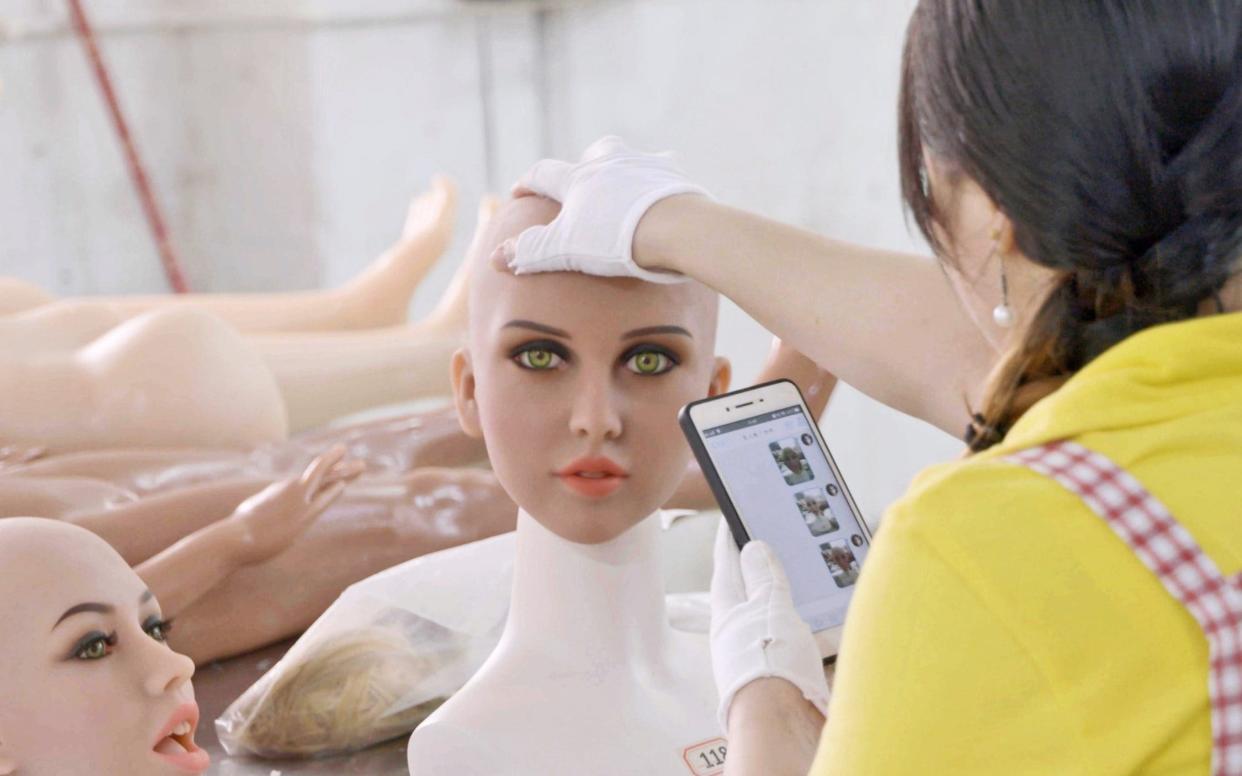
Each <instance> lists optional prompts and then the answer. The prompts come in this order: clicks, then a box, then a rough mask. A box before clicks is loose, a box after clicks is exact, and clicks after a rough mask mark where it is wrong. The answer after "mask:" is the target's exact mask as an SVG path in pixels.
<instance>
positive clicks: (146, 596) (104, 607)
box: [52, 590, 155, 630]
mask: <svg viewBox="0 0 1242 776" xmlns="http://www.w3.org/2000/svg"><path fill="white" fill-rule="evenodd" d="M154 597H155V593H152V592H151V591H150V590H144V591H143V593H142V595H140V596H138V603H139V604H145V603H146V602H147V601H150V600H151V599H152V598H154ZM114 611H116V610H115V609H114V608H113V607H112V606H111V605H110V604H101V603H96V602H94V601H88V602H87V603H84V604H78V605H77V606H70V607H69V608H68V609H66V610H65V613H64V614H62V615H61V616H60V619H59V620H57V621H56V625H60V624H61V623H62V622H64V621H65V620H67V619H69V618H70V617H72V616H73V615H75V614H82V613H83V612H98V613H99V614H112V612H114ZM56 625H53V626H52V630H56Z"/></svg>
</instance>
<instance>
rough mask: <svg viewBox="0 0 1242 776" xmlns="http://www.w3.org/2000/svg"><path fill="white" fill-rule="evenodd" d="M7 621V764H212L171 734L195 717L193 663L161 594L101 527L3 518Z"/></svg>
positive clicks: (1, 725) (107, 768) (3, 744)
mask: <svg viewBox="0 0 1242 776" xmlns="http://www.w3.org/2000/svg"><path fill="white" fill-rule="evenodd" d="M0 622H3V623H4V629H5V633H4V638H3V639H0V666H3V667H4V670H3V671H0V774H10V773H20V774H23V776H26V775H27V774H29V776H38V775H39V774H59V775H61V776H64V775H66V774H88V773H125V774H139V775H141V776H145V775H146V774H152V775H154V774H174V773H185V772H186V768H185V767H184V766H185V765H186V763H192V762H198V763H199V764H201V766H202V768H206V759H205V756H204V755H201V754H200V755H197V756H186V755H185V747H183V746H181V744H180V743H179V742H177V741H174V740H171V738H170V737H169V736H168V735H167V732H168V731H167V727H168V725H169V723H170V721H175V720H176V719H182V718H189V717H191V716H192V719H193V720H194V722H197V719H198V712H197V707H195V706H194V691H193V688H192V686H191V685H190V677H191V676H192V675H193V673H194V664H193V662H192V661H190V659H189V658H187V657H184V656H182V655H178V654H176V653H175V652H173V651H172V650H171V649H169V648H168V646H167V645H166V644H165V643H164V641H163V634H162V627H161V626H162V625H163V620H162V618H161V616H160V609H159V604H158V602H156V601H155V600H154V598H153V597H152V596H151V594H150V592H149V591H148V590H147V588H146V585H145V584H143V582H142V580H141V579H139V577H138V575H137V574H135V573H134V571H133V570H132V569H131V568H130V567H129V566H128V565H127V564H126V563H125V561H124V559H122V558H121V556H120V555H119V554H118V553H117V552H116V551H115V550H114V549H112V547H110V546H109V545H108V544H107V543H106V542H104V541H103V540H102V539H100V538H99V537H97V536H95V535H94V534H92V533H90V532H89V531H87V530H85V529H83V528H79V527H77V526H74V525H70V524H67V523H60V522H57V521H54V520H44V519H41V518H24V517H19V518H8V519H3V520H0ZM191 712H192V714H191ZM178 714H180V715H181V716H175V715H178ZM200 770H201V769H200Z"/></svg>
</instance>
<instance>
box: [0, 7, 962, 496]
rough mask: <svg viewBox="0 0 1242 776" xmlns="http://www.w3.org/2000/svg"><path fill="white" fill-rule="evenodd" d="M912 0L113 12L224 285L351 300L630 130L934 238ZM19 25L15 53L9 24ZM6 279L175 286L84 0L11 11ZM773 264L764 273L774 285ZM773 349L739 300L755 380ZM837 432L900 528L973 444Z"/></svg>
mask: <svg viewBox="0 0 1242 776" xmlns="http://www.w3.org/2000/svg"><path fill="white" fill-rule="evenodd" d="M913 5H914V0H881V1H880V2H857V1H856V0H581V1H580V2H462V1H461V0H366V2H359V3H349V4H342V3H336V2H329V1H327V0H277V2H273V3H262V4H255V3H249V2H244V0H204V1H203V2H199V3H167V2H160V1H159V0H97V1H96V2H93V3H90V4H89V7H90V8H91V9H92V12H93V16H94V18H95V20H96V23H97V26H98V28H99V31H100V37H101V42H102V45H103V47H104V52H105V56H106V57H107V59H108V62H109V64H110V65H111V66H112V70H113V74H114V76H115V77H116V80H117V87H118V89H119V90H120V92H121V96H122V99H123V100H124V104H125V107H126V109H127V110H128V114H129V117H130V119H131V121H132V122H133V128H134V130H135V133H136V135H137V138H138V140H139V143H140V146H141V149H142V151H143V152H144V154H145V156H146V159H147V161H148V163H149V165H150V167H151V172H152V174H153V178H154V182H155V185H156V187H157V190H158V191H159V193H160V195H161V198H162V201H163V203H164V204H165V206H166V207H167V209H168V216H169V220H170V224H171V227H172V230H173V235H174V239H175V240H176V243H177V245H178V247H179V248H180V250H181V252H182V254H183V259H184V262H185V264H186V268H187V271H188V274H189V276H190V279H191V282H192V284H193V285H194V286H195V287H196V288H199V289H205V290H208V289H215V290H276V289H292V288H302V287H308V286H314V285H330V284H338V283H341V282H343V281H345V280H346V279H347V278H349V277H350V276H352V275H353V274H354V273H356V272H357V271H358V270H359V269H361V268H362V267H363V266H365V265H366V264H367V262H369V261H370V260H371V259H373V258H374V257H375V256H376V255H377V254H378V253H379V252H380V251H381V250H382V249H383V248H384V247H386V246H387V245H389V244H390V243H391V242H392V240H393V239H395V237H396V235H397V234H398V232H399V229H400V225H401V220H402V218H403V216H404V212H405V206H406V203H407V201H408V199H409V197H410V196H411V195H413V194H414V193H415V192H417V191H419V190H421V189H422V188H423V187H424V186H425V184H426V181H427V180H428V179H429V178H430V176H431V175H432V174H434V173H435V172H440V171H443V172H447V173H449V174H451V175H453V176H454V177H455V178H456V179H457V180H458V182H459V183H460V185H461V189H462V209H461V214H460V216H459V220H458V230H457V238H456V240H455V243H454V245H453V247H452V248H451V249H450V252H449V255H448V256H446V259H445V261H444V262H443V263H442V265H441V266H439V267H437V269H436V270H435V271H434V272H433V274H432V275H431V276H430V277H429V278H428V280H427V281H426V282H425V283H424V285H423V287H422V289H421V290H420V293H419V294H418V296H417V297H416V300H415V304H414V307H413V312H414V314H415V315H418V314H421V313H422V312H424V311H425V310H427V309H430V307H431V306H432V305H433V304H434V302H435V299H436V297H437V295H438V294H439V292H440V291H441V290H442V289H443V287H444V286H445V285H446V284H447V282H448V280H449V277H450V276H451V274H452V272H453V270H454V269H455V263H456V262H457V261H458V260H459V258H460V256H461V254H462V252H463V251H464V249H465V246H466V240H467V238H468V235H469V233H470V230H471V228H472V226H473V218H474V204H475V202H476V201H477V198H478V196H479V195H480V194H481V193H482V192H483V191H485V190H489V189H491V190H497V189H499V190H504V189H507V187H508V184H509V183H510V182H511V181H512V180H513V179H514V178H515V177H516V176H517V175H518V174H519V173H521V172H522V171H523V170H524V169H525V168H526V167H527V166H528V164H529V163H530V162H531V161H533V160H534V159H536V158H538V157H539V156H543V155H549V154H551V155H560V156H570V155H574V154H577V153H578V152H580V151H581V149H582V148H583V147H585V145H587V144H588V143H589V142H591V141H592V140H594V139H595V138H596V137H598V136H599V135H602V134H605V133H616V134H620V135H622V136H624V137H626V138H627V139H629V140H631V141H632V142H633V143H634V144H635V145H637V146H639V147H644V148H651V149H674V150H676V151H677V152H678V153H679V155H680V157H681V160H682V163H683V165H684V166H685V168H686V169H687V170H688V171H689V172H690V174H691V175H693V176H694V177H695V178H697V179H698V180H700V181H702V182H703V183H705V184H706V185H707V186H708V187H709V188H710V189H711V190H712V191H713V192H714V193H715V194H716V195H717V196H719V197H720V198H721V199H723V200H725V201H728V202H730V203H733V204H737V205H740V206H743V207H747V208H750V209H753V210H757V211H759V212H762V213H765V214H767V215H770V216H772V217H775V218H779V219H782V220H785V221H789V222H792V223H796V224H800V225H802V226H805V227H808V228H811V229H815V230H818V231H822V232H825V233H828V234H832V235H833V236H837V237H841V238H845V239H851V240H857V241H861V242H865V243H869V244H872V245H879V246H886V247H890V248H894V249H916V250H918V249H921V248H920V245H919V243H918V241H916V240H914V239H913V238H912V237H911V236H910V234H909V232H908V231H907V229H906V226H905V223H904V220H903V217H902V212H901V207H900V200H899V196H898V186H897V170H896V160H895V144H896V138H895V102H896V93H897V79H898V66H899V56H900V49H901V42H902V34H903V31H904V27H905V23H906V20H907V18H908V15H909V12H910V10H911V8H912V7H913ZM5 30H8V31H9V33H10V35H9V38H8V40H7V41H5V40H4V31H5ZM0 169H2V170H3V173H4V174H3V175H2V176H0V274H11V275H17V276H19V277H23V278H26V279H28V280H32V281H35V282H37V283H40V284H42V285H45V286H47V287H49V288H51V289H52V290H54V291H57V292H59V293H66V294H67V293H94V292H121V291H158V290H162V289H163V288H165V286H164V283H163V276H162V273H161V271H160V268H159V264H158V259H157V256H156V254H155V251H154V248H153V247H152V245H151V241H150V238H149V236H148V234H147V230H146V226H145V224H144V222H143V219H142V215H141V212H140V210H139V208H138V205H137V201H136V199H135V196H134V194H133V192H132V189H131V187H130V184H129V181H128V179H127V177H126V172H125V168H124V166H123V165H122V163H121V155H120V151H119V149H118V147H117V145H116V142H115V139H114V137H113V135H112V132H111V128H110V126H109V125H108V122H107V118H106V114H105V113H104V109H103V106H102V102H101V100H100V96H99V94H98V92H97V90H96V88H95V85H94V83H93V81H92V79H91V75H90V71H89V69H88V68H87V65H86V62H85V59H84V57H83V55H82V52H81V50H80V48H79V46H78V44H77V41H76V40H75V39H74V38H73V37H72V36H71V35H70V34H69V33H68V31H67V27H66V17H65V14H64V3H63V2H60V0H0ZM761 269H762V268H756V270H757V271H761ZM767 346H768V334H767V333H766V332H765V331H764V330H763V329H762V327H760V326H758V324H756V323H755V322H754V321H752V320H750V319H749V318H748V317H747V316H745V315H744V314H742V313H741V312H740V311H739V310H737V309H736V307H734V306H733V305H732V304H731V303H726V304H725V306H724V309H723V318H722V325H721V335H720V345H719V349H720V351H721V352H722V353H724V354H725V355H728V356H730V358H731V359H732V360H733V361H734V364H735V367H736V374H737V384H739V385H741V384H744V383H746V382H749V381H750V380H751V379H752V378H753V377H754V375H755V373H756V372H757V370H758V367H759V364H760V363H761V361H762V359H763V356H764V354H765V353H766V352H767ZM824 428H825V429H826V430H827V432H828V434H829V439H830V442H831V444H832V445H833V447H834V450H835V451H836V452H837V455H838V458H839V459H840V462H841V464H842V466H843V467H844V468H845V471H846V475H847V477H848V478H849V479H850V481H851V483H852V484H853V486H854V488H855V490H856V491H857V492H858V495H859V497H860V500H861V501H862V503H863V505H864V508H865V510H866V511H867V512H868V513H870V514H872V515H874V514H877V513H878V512H879V511H880V510H881V509H882V508H883V506H885V505H886V504H887V503H889V502H890V501H891V500H892V499H893V498H895V497H896V496H897V495H899V494H900V492H901V491H902V490H903V489H904V487H905V484H906V482H907V481H908V479H909V477H910V476H911V474H912V473H913V472H914V471H915V470H917V469H918V468H921V467H922V466H923V465H926V464H927V463H929V462H931V461H933V460H938V459H943V458H946V457H949V456H951V455H953V454H954V453H955V452H956V451H957V449H958V448H959V446H960V445H959V444H958V443H956V442H955V441H954V440H952V439H949V438H948V437H946V436H945V435H943V434H941V433H940V432H937V431H934V430H931V429H929V428H927V427H925V426H923V425H922V424H919V423H917V422H915V421H912V420H910V419H908V418H904V417H901V416H899V415H897V414H896V413H893V412H891V411H888V410H886V409H884V408H882V407H879V406H878V405H875V404H874V403H873V402H870V401H869V400H866V399H864V398H862V397H861V396H859V395H858V394H857V393H856V392H853V391H851V390H849V389H843V390H841V391H840V393H839V394H838V396H837V397H836V398H835V399H834V401H833V405H832V407H831V409H830V411H829V413H828V415H827V417H826V418H825V421H824Z"/></svg>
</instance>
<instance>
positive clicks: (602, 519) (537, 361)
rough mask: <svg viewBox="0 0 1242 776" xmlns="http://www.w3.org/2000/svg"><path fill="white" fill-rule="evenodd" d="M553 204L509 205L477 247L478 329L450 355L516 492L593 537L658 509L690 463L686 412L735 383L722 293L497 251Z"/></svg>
mask: <svg viewBox="0 0 1242 776" xmlns="http://www.w3.org/2000/svg"><path fill="white" fill-rule="evenodd" d="M557 210H558V206H557V205H556V204H555V203H553V202H551V201H549V200H545V199H540V198H536V197H523V198H521V199H517V200H514V201H511V202H509V203H506V204H505V205H504V206H503V207H502V208H501V209H500V210H499V211H498V212H497V213H496V215H495V216H494V217H493V219H492V220H491V222H490V223H489V224H488V227H487V229H486V230H485V232H484V234H483V236H482V238H481V239H480V240H478V242H477V243H476V244H475V245H474V246H472V252H471V256H470V257H469V260H470V261H472V262H473V266H472V268H471V269H472V274H471V289H470V299H469V336H468V339H467V345H466V347H465V348H464V349H463V350H462V351H460V352H458V353H457V354H456V355H455V356H454V359H453V367H452V376H453V386H454V393H455V398H456V401H457V409H458V413H459V415H460V417H461V422H462V427H463V428H464V429H465V430H466V432H467V433H468V434H471V435H472V436H480V437H482V438H483V439H484V441H485V442H486V444H487V449H488V456H489V458H490V459H491V463H492V468H493V469H494V470H495V472H496V475H497V477H498V478H499V480H500V482H501V484H502V485H504V487H505V489H506V490H507V491H508V492H509V495H510V496H511V497H512V498H513V499H514V500H515V501H516V502H517V503H518V505H519V506H521V507H522V508H523V509H525V510H526V511H527V512H529V513H530V514H531V515H532V516H533V517H534V518H535V519H537V520H539V521H540V522H541V523H543V524H544V525H545V526H546V527H548V528H550V529H551V530H553V531H555V532H556V533H557V534H559V535H561V536H562V537H564V538H566V539H569V540H571V541H576V542H582V543H598V542H604V541H608V540H610V539H613V538H615V537H616V536H619V535H620V534H621V533H623V532H624V531H626V530H628V529H629V528H630V527H632V526H633V525H635V524H636V523H637V522H638V521H640V520H641V519H642V518H644V517H646V516H647V515H649V514H650V513H651V512H653V511H654V510H655V509H657V508H658V507H659V506H660V505H662V504H663V503H664V502H665V501H666V500H667V499H668V498H669V496H671V495H672V493H673V490H674V489H675V488H676V486H677V484H678V483H679V482H680V480H681V477H682V475H683V473H684V470H685V466H686V463H687V461H688V459H689V455H690V452H689V448H688V447H687V445H686V443H685V441H684V439H683V438H682V436H681V432H680V430H679V429H678V426H677V412H678V410H680V408H681V407H682V406H684V405H685V404H687V403H688V402H691V401H694V400H695V399H701V398H703V397H705V396H708V395H714V394H716V393H720V392H722V391H724V390H727V386H728V379H729V366H728V362H727V361H725V360H724V359H722V358H717V357H716V356H715V339H716V318H717V311H718V307H719V301H718V297H717V295H716V294H715V292H713V291H710V290H709V289H707V288H705V287H703V286H702V285H700V284H698V283H694V282H685V283H677V284H671V285H665V284H654V283H648V282H645V281H642V280H637V279H634V278H600V277H594V276H590V275H583V274H580V273H576V272H549V273H543V274H537V275H523V276H520V277H518V276H514V275H510V274H508V273H507V272H503V271H500V270H497V269H495V268H494V267H493V266H492V265H491V264H490V262H489V260H488V258H489V256H490V254H491V252H492V250H493V249H494V248H495V247H496V246H497V245H498V244H500V242H501V241H503V240H505V239H508V238H509V237H513V236H516V235H518V234H520V233H521V232H522V230H524V229H526V228H527V227H529V226H534V225H539V224H546V223H548V222H550V221H551V220H552V219H553V218H555V217H556V214H557Z"/></svg>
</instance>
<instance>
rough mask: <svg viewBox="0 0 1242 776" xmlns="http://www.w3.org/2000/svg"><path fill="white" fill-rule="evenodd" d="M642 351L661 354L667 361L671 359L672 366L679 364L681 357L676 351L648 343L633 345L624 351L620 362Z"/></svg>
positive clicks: (642, 352)
mask: <svg viewBox="0 0 1242 776" xmlns="http://www.w3.org/2000/svg"><path fill="white" fill-rule="evenodd" d="M644 353H658V354H659V355H662V356H664V357H665V358H667V359H668V360H669V361H672V362H673V366H680V365H681V358H680V357H678V355H677V354H676V353H674V352H673V351H671V350H669V349H668V348H665V347H661V346H659V345H650V344H644V345H635V346H634V347H632V348H630V349H629V350H627V351H625V355H623V356H621V363H625V362H626V361H629V360H630V359H631V358H633V357H634V356H641V355H642V354H644Z"/></svg>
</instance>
